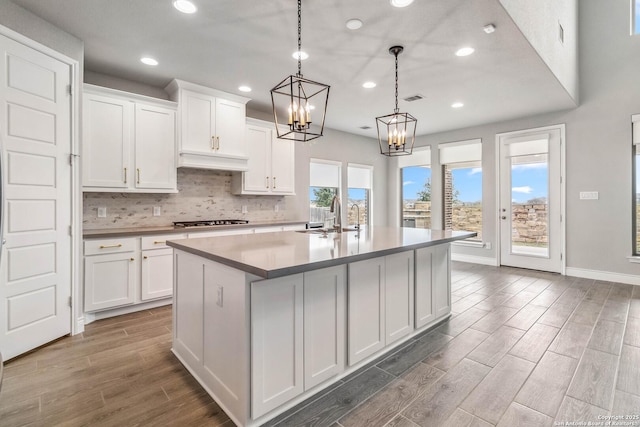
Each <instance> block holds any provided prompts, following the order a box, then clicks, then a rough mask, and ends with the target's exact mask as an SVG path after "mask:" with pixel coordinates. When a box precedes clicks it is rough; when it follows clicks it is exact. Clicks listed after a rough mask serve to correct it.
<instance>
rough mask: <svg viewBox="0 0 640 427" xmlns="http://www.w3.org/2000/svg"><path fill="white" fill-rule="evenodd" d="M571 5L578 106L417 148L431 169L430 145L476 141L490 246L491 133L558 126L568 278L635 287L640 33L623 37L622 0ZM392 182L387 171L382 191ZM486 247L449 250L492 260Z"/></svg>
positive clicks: (493, 235) (493, 233) (638, 277)
mask: <svg viewBox="0 0 640 427" xmlns="http://www.w3.org/2000/svg"><path fill="white" fill-rule="evenodd" d="M579 6H580V10H579V16H580V20H579V28H580V39H579V46H580V51H579V57H580V76H581V77H580V98H581V105H580V106H579V107H578V108H576V109H573V110H568V111H564V112H559V113H551V114H545V115H540V116H535V117H528V118H524V119H519V120H512V121H508V122H501V123H493V124H488V125H484V126H477V127H472V128H467V129H460V130H456V131H451V132H445V133H440V134H434V135H428V136H424V137H421V138H419V139H418V141H417V145H421V146H422V145H431V148H432V151H431V153H432V164H437V160H438V159H437V144H439V143H442V142H450V141H459V140H465V139H472V138H482V142H483V151H482V156H483V193H484V200H483V201H484V204H483V224H484V230H483V234H484V236H485V238H484V240H485V241H489V242H492V243H493V248H495V243H496V239H497V230H496V218H497V212H496V210H495V205H496V194H495V189H496V165H495V135H496V134H497V133H502V132H509V131H515V130H521V129H529V128H535V127H541V126H548V125H553V124H559V123H565V124H566V138H567V141H566V153H567V159H566V165H567V175H566V177H565V179H566V185H567V197H566V200H567V217H566V226H567V252H566V262H567V267H568V273H569V274H575V275H591V276H595V274H596V273H594V272H604V273H611V274H610V275H608V276H607V275H606V274H605V275H604V276H603V275H600V277H602V278H609V279H612V280H625V281H628V282H633V283H639V284H640V266H639V265H638V264H632V263H629V261H628V260H627V257H628V256H629V255H631V250H632V244H631V242H632V228H631V227H632V225H631V224H632V223H631V218H632V212H631V202H632V188H631V181H632V170H631V166H632V158H631V153H632V151H631V115H632V114H637V113H640V92H639V91H638V89H639V87H640V86H639V84H640V80H639V79H638V76H639V70H640V36H629V13H630V8H629V0H608V1H602V0H580V2H579ZM438 175H439V174H437V173H433V175H432V176H433V178H432V179H433V181H432V188H433V189H434V196H433V200H437V199H438V198H441V194H439V193H438V192H439V191H440V188H441V182H440V181H439V180H440V177H439V176H438ZM398 185H399V183H398V182H397V178H396V177H395V174H393V173H392V174H390V180H389V188H390V189H391V190H389V191H392V189H394V188H399V187H398ZM580 191H598V192H599V193H600V199H599V200H595V201H594V200H579V199H578V194H579V192H580ZM394 212H396V210H395V209H390V214H389V218H390V221H392V222H393V221H397V216H398V215H397V213H395V216H394ZM433 216H434V217H436V218H441V217H442V212H441V211H434V212H433ZM493 248H492V249H491V250H487V249H476V248H456V251H457V252H458V253H464V254H468V255H472V256H484V257H489V258H495V250H494V249H493Z"/></svg>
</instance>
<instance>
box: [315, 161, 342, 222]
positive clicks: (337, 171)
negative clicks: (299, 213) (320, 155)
mask: <svg viewBox="0 0 640 427" xmlns="http://www.w3.org/2000/svg"><path fill="white" fill-rule="evenodd" d="M314 163H315V164H317V165H320V167H323V166H328V167H335V171H334V173H335V175H336V176H335V177H334V178H335V179H336V180H337V182H335V183H332V182H330V181H331V180H329V181H325V180H326V179H327V176H326V175H323V176H322V177H316V179H317V180H314V177H313V176H312V175H313V164H314ZM314 184H318V185H314ZM325 184H326V185H325ZM331 184H337V186H334V185H331ZM312 188H331V189H334V190H335V192H336V194H337V195H338V198H339V199H340V200H342V162H340V161H335V160H325V159H317V158H310V159H309V188H308V191H309V193H310V192H311V189H312ZM307 206H309V214H308V215H307V218H308V221H309V222H310V223H311V222H315V221H311V197H309V200H308V201H307ZM323 227H324V224H323Z"/></svg>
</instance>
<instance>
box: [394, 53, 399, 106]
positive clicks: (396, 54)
mask: <svg viewBox="0 0 640 427" xmlns="http://www.w3.org/2000/svg"><path fill="white" fill-rule="evenodd" d="M398 53H399V52H396V53H395V54H394V55H395V57H396V109H395V110H393V111H394V112H395V113H396V114H398V111H400V110H399V109H398Z"/></svg>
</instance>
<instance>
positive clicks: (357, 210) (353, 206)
mask: <svg viewBox="0 0 640 427" xmlns="http://www.w3.org/2000/svg"><path fill="white" fill-rule="evenodd" d="M353 208H356V212H358V216H357V217H356V230H360V206H358V205H357V204H355V203H354V204H352V205H351V209H353Z"/></svg>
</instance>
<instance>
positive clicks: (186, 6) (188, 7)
mask: <svg viewBox="0 0 640 427" xmlns="http://www.w3.org/2000/svg"><path fill="white" fill-rule="evenodd" d="M173 7H175V8H176V9H178V10H179V11H180V12H182V13H196V11H197V10H198V8H197V7H196V5H195V4H193V3H191V2H190V1H189V0H174V1H173Z"/></svg>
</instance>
